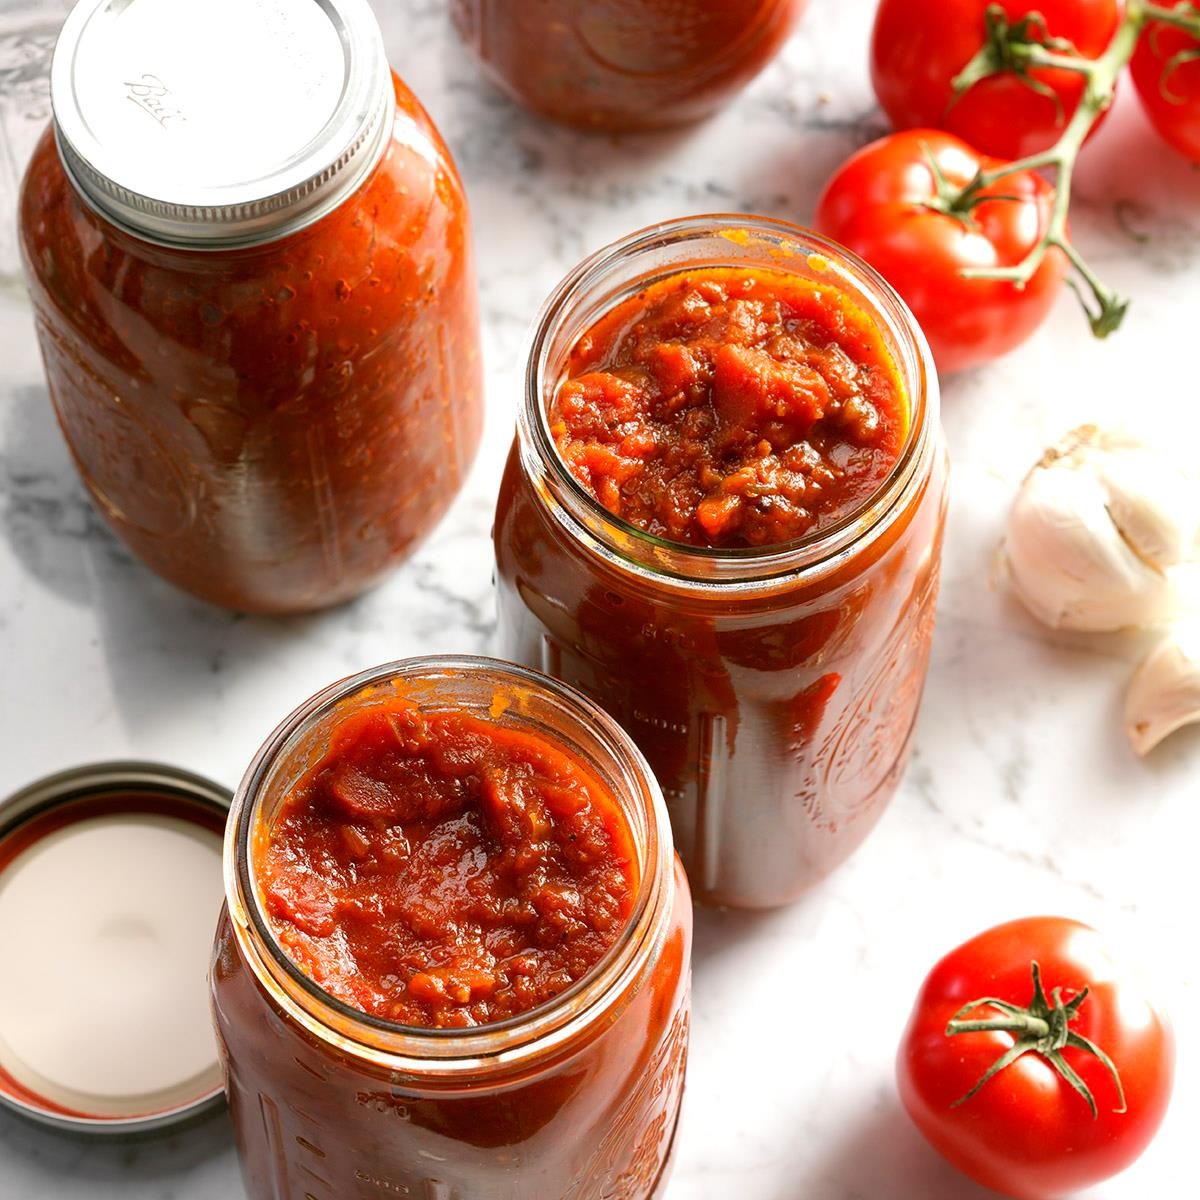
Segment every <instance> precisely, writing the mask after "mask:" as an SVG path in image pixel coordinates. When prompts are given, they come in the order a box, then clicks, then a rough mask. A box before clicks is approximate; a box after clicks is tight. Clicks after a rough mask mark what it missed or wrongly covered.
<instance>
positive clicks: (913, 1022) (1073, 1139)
mask: <svg viewBox="0 0 1200 1200" xmlns="http://www.w3.org/2000/svg"><path fill="white" fill-rule="evenodd" d="M1033 963H1037V964H1039V966H1040V971H1041V984H1042V986H1043V988H1044V993H1043V999H1044V1001H1045V1004H1046V1007H1047V1008H1048V1009H1054V1008H1056V1007H1058V1006H1057V1005H1056V1003H1055V1002H1056V1000H1057V1001H1058V1002H1059V1004H1060V1005H1061V1008H1062V1010H1063V1011H1064V1012H1065V1014H1066V1015H1065V1016H1064V1017H1063V1018H1061V1021H1060V1022H1059V1024H1061V1026H1062V1028H1063V1029H1064V1030H1066V1031H1069V1032H1070V1033H1071V1034H1073V1035H1074V1039H1078V1038H1084V1039H1087V1040H1088V1041H1089V1042H1090V1043H1091V1044H1092V1045H1093V1046H1094V1047H1096V1048H1098V1049H1099V1050H1100V1051H1101V1052H1103V1053H1104V1054H1107V1056H1108V1057H1109V1059H1110V1060H1111V1063H1112V1065H1113V1067H1114V1068H1115V1070H1116V1072H1117V1073H1118V1074H1119V1076H1120V1087H1118V1085H1117V1083H1116V1082H1115V1080H1114V1078H1113V1075H1112V1074H1111V1073H1110V1071H1109V1069H1108V1067H1107V1066H1106V1065H1105V1063H1104V1062H1103V1061H1102V1059H1101V1058H1100V1057H1097V1056H1096V1055H1095V1054H1093V1053H1089V1052H1088V1050H1087V1049H1084V1048H1081V1047H1080V1046H1079V1045H1077V1044H1076V1041H1075V1040H1074V1039H1073V1041H1072V1042H1071V1043H1068V1044H1067V1045H1066V1047H1065V1048H1064V1049H1062V1050H1061V1052H1060V1053H1061V1061H1064V1062H1065V1063H1066V1064H1067V1071H1068V1072H1069V1071H1071V1070H1072V1069H1073V1070H1074V1071H1075V1072H1077V1074H1078V1079H1079V1081H1080V1082H1081V1084H1082V1085H1083V1087H1084V1088H1085V1089H1086V1090H1087V1092H1088V1093H1090V1095H1091V1097H1092V1098H1093V1101H1094V1103H1095V1114H1094V1115H1093V1113H1092V1111H1091V1109H1090V1107H1089V1103H1088V1101H1087V1099H1086V1098H1085V1097H1084V1095H1082V1094H1081V1093H1080V1092H1079V1091H1077V1090H1076V1089H1075V1088H1074V1087H1072V1086H1071V1084H1070V1083H1069V1082H1068V1080H1067V1079H1066V1078H1064V1076H1063V1074H1061V1073H1060V1072H1059V1071H1058V1070H1056V1069H1055V1067H1054V1065H1053V1063H1052V1061H1051V1059H1050V1058H1049V1057H1047V1055H1046V1054H1045V1053H1042V1052H1041V1051H1040V1050H1038V1049H1036V1048H1034V1049H1029V1050H1027V1052H1025V1053H1024V1054H1022V1055H1021V1056H1019V1057H1017V1058H1016V1059H1015V1061H1013V1062H1011V1063H1010V1064H1009V1065H1008V1066H1005V1067H1003V1068H1002V1069H1000V1070H998V1071H997V1072H996V1073H995V1074H994V1075H992V1076H991V1078H989V1079H987V1081H986V1082H984V1083H983V1084H982V1085H981V1086H979V1087H978V1090H976V1091H974V1092H973V1094H971V1093H972V1090H973V1089H975V1088H976V1085H978V1084H979V1083H980V1080H982V1079H984V1077H985V1075H986V1074H987V1072H988V1071H989V1069H990V1068H992V1067H993V1065H994V1064H995V1063H996V1061H997V1059H999V1057H1000V1056H1001V1055H1004V1054H1005V1053H1006V1052H1007V1051H1009V1050H1010V1049H1011V1048H1012V1047H1013V1046H1014V1044H1015V1043H1016V1042H1017V1040H1018V1038H1019V1036H1020V1035H1019V1034H1017V1033H1015V1032H1003V1031H990V1030H989V1031H985V1032H960V1033H956V1034H955V1035H954V1036H950V1035H949V1034H948V1031H947V1026H948V1025H950V1023H951V1022H953V1021H955V1020H956V1018H957V1019H959V1020H966V1021H967V1022H977V1021H983V1022H985V1023H992V1022H994V1021H995V1020H996V1019H997V1018H999V1019H1001V1020H1002V1021H1003V1020H1005V1019H1008V1020H1010V1021H1012V1023H1013V1024H1018V1023H1021V1022H1022V1021H1023V1020H1024V1018H1014V1017H1013V1015H1012V1013H1006V1012H1005V1011H1004V1010H1002V1009H1001V1008H998V1007H996V1006H995V1004H994V1001H995V1000H1001V1001H1004V1002H1006V1004H1007V1005H1009V1006H1015V1009H1016V1010H1028V1009H1030V1008H1033V1007H1035V1006H1033V1005H1031V1003H1030V1000H1031V996H1033V995H1034V979H1033V976H1034V974H1035V972H1034V971H1033V967H1032V964H1033ZM1085 988H1086V989H1087V994H1086V995H1083V992H1084V989H1085ZM1059 989H1061V995H1058V994H1057V993H1058V992H1059ZM1081 996H1082V997H1083V998H1082V1000H1080V999H1079V998H1080V997H1081ZM988 997H991V998H992V1000H993V1002H992V1003H985V1004H982V1005H980V1004H974V1005H973V1004H972V1002H973V1001H980V1000H984V999H985V998H988ZM964 1006H968V1007H969V1008H970V1011H968V1012H965V1013H964V1012H963V1008H964ZM1048 1024H1050V1025H1051V1026H1052V1027H1053V1026H1054V1025H1055V1024H1056V1019H1055V1018H1051V1020H1050V1021H1049V1022H1048ZM1056 1044H1057V1043H1056ZM1043 1045H1044V1043H1043ZM1174 1061H1175V1052H1174V1042H1173V1039H1172V1035H1171V1031H1170V1027H1169V1026H1168V1024H1167V1022H1166V1020H1165V1018H1164V1017H1163V1015H1162V1014H1161V1013H1160V1012H1159V1011H1158V1010H1157V1009H1155V1007H1154V1006H1153V1004H1151V1002H1150V1001H1149V1000H1147V999H1146V998H1145V997H1143V996H1142V995H1141V994H1140V992H1139V991H1138V990H1137V987H1136V985H1135V984H1134V983H1133V981H1132V980H1131V979H1130V978H1129V976H1128V975H1126V974H1124V973H1123V972H1122V971H1121V969H1120V967H1119V966H1118V965H1117V964H1116V963H1114V962H1113V960H1112V959H1111V958H1110V956H1109V953H1108V950H1107V949H1106V947H1105V945H1104V943H1103V941H1102V940H1101V938H1100V935H1099V934H1098V933H1096V931H1095V930H1094V929H1089V928H1088V927H1087V926H1086V925H1080V924H1079V923H1078V922H1076V921H1068V920H1066V919H1064V918H1062V917H1030V918H1027V919H1025V920H1021V921H1011V922H1009V923H1008V924H1007V925H998V926H996V927H995V928H994V929H989V930H988V931H987V932H986V933H983V934H980V935H979V937H976V938H973V939H972V940H971V941H969V942H967V943H966V944H964V945H962V946H959V947H958V949H957V950H953V951H951V952H950V953H949V954H948V955H947V956H946V957H945V958H944V959H942V961H941V962H940V963H938V964H937V966H936V967H934V968H933V970H932V971H931V972H930V973H929V975H928V976H927V978H926V980H925V984H924V986H923V987H922V988H921V993H920V995H919V996H918V997H917V1003H916V1006H915V1007H914V1009H913V1012H912V1016H911V1017H910V1018H909V1023H908V1029H907V1030H906V1031H905V1034H904V1040H903V1041H902V1042H901V1045H900V1054H899V1057H898V1060H897V1064H896V1073H897V1078H898V1082H899V1086H900V1098H901V1100H902V1101H903V1102H904V1107H905V1108H906V1109H907V1110H908V1113H909V1116H911V1117H912V1119H913V1120H914V1121H915V1122H916V1124H917V1126H918V1127H919V1128H920V1130H921V1132H922V1133H923V1134H924V1135H925V1136H926V1138H928V1139H929V1141H930V1142H931V1143H932V1144H933V1146H934V1147H935V1148H936V1149H937V1150H938V1151H939V1152H940V1153H941V1154H942V1155H943V1157H945V1158H946V1159H947V1160H948V1161H950V1162H951V1163H953V1164H954V1165H955V1166H956V1167H959V1168H960V1169H961V1170H963V1171H965V1172H966V1173H967V1174H968V1175H970V1176H971V1177H972V1178H973V1179H975V1180H977V1181H978V1182H979V1183H981V1184H983V1185H984V1186H985V1187H990V1188H993V1189H995V1190H996V1191H998V1192H1001V1193H1003V1194H1004V1195H1006V1196H1016V1197H1019V1198H1020V1200H1052V1198H1056V1197H1060V1196H1065V1195H1068V1194H1069V1193H1071V1192H1074V1191H1078V1190H1079V1189H1080V1188H1084V1187H1087V1186H1089V1185H1090V1184H1093V1183H1096V1182H1098V1181H1100V1180H1102V1179H1107V1178H1108V1177H1109V1176H1110V1175H1115V1174H1116V1173H1117V1172H1118V1171H1120V1170H1123V1169H1124V1168H1125V1167H1127V1166H1128V1165H1129V1164H1130V1163H1131V1162H1133V1160H1134V1159H1135V1158H1137V1157H1138V1155H1139V1154H1141V1152H1142V1151H1143V1150H1144V1149H1145V1148H1146V1146H1147V1145H1148V1144H1149V1142H1150V1139H1151V1138H1152V1137H1153V1136H1154V1134H1155V1132H1156V1131H1157V1129H1158V1127H1159V1124H1160V1123H1161V1122H1162V1119H1163V1115H1164V1114H1165V1112H1166V1108H1167V1101H1168V1100H1169V1099H1170V1095H1171V1084H1172V1078H1173V1074H1174ZM1122 1097H1123V1099H1124V1105H1122V1102H1121V1101H1122Z"/></svg>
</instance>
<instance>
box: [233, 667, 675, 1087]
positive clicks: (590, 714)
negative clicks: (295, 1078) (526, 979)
mask: <svg viewBox="0 0 1200 1200" xmlns="http://www.w3.org/2000/svg"><path fill="white" fill-rule="evenodd" d="M462 676H475V677H485V678H488V679H491V680H493V681H495V682H496V683H497V684H499V685H501V686H504V685H510V686H513V687H514V689H524V690H525V691H526V692H530V693H534V692H536V693H537V694H538V695H539V696H540V697H541V698H542V699H546V700H549V702H550V705H551V707H552V708H553V709H554V710H556V712H557V713H558V714H559V715H563V716H567V717H568V718H570V719H573V720H576V721H578V722H579V723H580V725H581V726H583V725H584V724H585V723H586V726H587V728H589V730H591V731H592V732H593V733H595V734H596V736H597V741H598V742H599V743H600V744H601V746H602V747H603V748H604V750H605V751H606V752H609V753H611V755H612V759H613V763H614V764H615V765H616V767H617V768H618V769H619V770H620V771H621V772H622V773H623V774H624V775H625V779H624V780H623V782H625V783H628V784H630V785H631V787H630V794H631V795H636V798H637V799H636V802H637V803H640V804H641V805H642V806H643V809H642V812H643V816H644V821H643V825H642V828H641V831H640V832H641V834H642V835H643V836H638V835H639V829H638V827H637V826H636V825H634V823H633V821H632V820H631V822H630V823H631V829H632V831H633V833H634V835H635V836H634V840H635V842H636V843H637V845H638V847H639V852H640V853H641V855H642V861H641V862H640V863H639V867H640V870H639V879H638V891H637V895H636V897H635V901H634V906H633V910H632V911H631V913H630V915H629V918H628V920H627V921H626V924H625V927H624V929H623V930H622V933H621V935H620V936H619V937H618V939H617V941H616V942H615V943H614V944H613V946H611V947H610V948H609V950H608V951H607V952H606V954H605V955H604V956H603V957H602V958H601V959H600V961H599V962H598V963H596V964H595V965H594V966H593V967H592V968H591V969H590V970H589V971H588V972H587V973H586V974H585V975H584V976H583V977H582V978H581V979H579V980H577V981H576V982H575V983H574V984H572V985H571V987H569V988H567V989H565V990H564V991H562V992H560V993H559V994H558V995H556V996H554V997H553V998H552V999H550V1000H548V1001H546V1002H545V1003H544V1004H541V1005H539V1006H538V1007H536V1008H534V1009H530V1010H529V1011H528V1012H525V1013H520V1014H517V1015H516V1016H514V1017H510V1018H507V1019H506V1020H504V1021H497V1022H494V1023H490V1024H486V1025H478V1026H472V1027H469V1028H465V1029H438V1028H429V1027H423V1026H412V1025H401V1024H398V1023H396V1022H393V1021H388V1020H386V1019H384V1018H381V1017H376V1016H373V1015H371V1014H369V1013H364V1012H362V1011H361V1010H359V1009H356V1008H354V1007H352V1006H350V1005H348V1004H346V1003H344V1002H343V1001H341V1000H339V999H337V998H336V997H335V996H333V995H331V994H330V993H329V992H327V991H325V990H324V989H323V988H322V987H320V985H319V984H317V983H315V982H314V981H313V980H312V979H311V978H309V977H308V976H307V975H306V974H305V973H304V972H303V971H302V970H301V969H300V968H299V966H298V965H297V964H296V963H295V961H294V960H293V959H292V958H291V956H290V955H289V954H287V952H286V951H285V950H284V949H283V948H282V947H281V946H280V944H279V942H278V939H277V938H276V937H275V935H274V933H273V931H272V930H271V926H270V922H269V921H268V920H267V917H266V914H265V912H264V911H263V905H262V897H261V893H260V889H259V888H258V887H257V883H256V878H255V873H254V863H253V853H252V840H253V833H254V830H255V828H256V827H257V825H258V819H259V814H260V808H261V804H262V801H263V799H264V797H265V795H266V790H267V785H268V783H269V781H270V773H271V771H272V769H273V767H274V766H275V765H276V764H277V763H278V762H279V760H280V759H281V758H282V757H283V756H284V755H285V754H286V753H287V752H288V750H289V749H295V748H296V745H297V743H298V742H299V741H300V740H301V739H302V737H303V734H304V732H305V730H306V729H311V728H312V727H313V725H314V724H315V723H316V722H317V721H318V720H319V719H320V718H321V717H322V716H326V715H328V714H330V713H331V712H332V711H333V710H334V709H335V708H336V707H337V706H338V705H339V704H341V703H343V702H345V701H346V700H347V699H350V698H352V697H354V696H356V695H360V694H364V693H368V692H369V691H370V689H371V688H372V687H374V686H376V685H380V684H387V683H390V682H392V681H396V680H401V679H403V680H405V681H413V680H422V679H424V680H437V679H438V678H449V679H452V678H455V677H462ZM446 700H447V703H448V704H453V703H454V701H455V697H454V695H453V693H452V692H450V691H448V692H447V694H446ZM572 748H573V749H575V750H576V751H577V752H578V753H580V754H582V751H579V750H578V748H577V747H572ZM602 781H603V780H602ZM614 793H615V797H616V799H617V800H618V802H619V803H622V805H623V806H625V807H628V806H627V804H626V797H625V795H624V794H623V793H621V792H617V791H616V789H614ZM627 815H628V813H627ZM673 854H674V847H673V842H672V839H671V831H670V824H669V819H668V816H667V811H666V804H665V801H664V799H663V796H662V792H661V789H660V788H659V786H658V783H657V781H656V780H655V778H654V775H653V773H652V771H651V769H650V767H649V765H648V764H647V762H646V760H645V758H644V757H643V755H642V754H641V751H639V750H638V749H637V747H636V745H635V744H634V743H633V741H632V740H631V739H630V738H629V736H628V734H626V733H625V732H624V730H623V729H621V727H620V726H619V725H618V724H617V723H616V721H614V720H613V719H612V718H611V717H610V716H608V715H607V714H606V713H605V712H604V711H603V710H602V709H600V708H599V707H598V706H597V705H595V704H594V703H593V702H592V701H590V700H588V699H587V698H586V697H585V696H583V695H582V694H581V693H580V692H578V691H576V690H575V689H574V688H571V687H569V686H568V685H566V684H564V683H561V682H559V681H558V680H555V679H551V678H550V677H548V676H545V675H542V674H541V673H539V672H537V671H532V670H529V669H528V668H525V667H520V666H516V665H514V664H512V663H508V662H503V661H501V660H499V659H493V658H487V657H483V656H475V655H458V656H440V655H429V656H422V657H415V658H408V659H401V660H396V661H393V662H388V663H383V664H381V665H380V666H378V667H373V668H369V669H368V670H365V671H361V672H359V673H357V674H355V675H351V676H348V677H346V678H345V679H342V680H339V681H337V682H335V683H333V684H331V685H329V686H328V687H326V688H324V689H323V690H322V691H320V692H318V693H317V694H316V695H314V696H312V697H310V698H309V699H308V700H306V701H305V702H304V703H303V704H301V705H299V706H298V707H297V708H296V709H294V710H293V711H292V712H291V713H290V714H289V715H288V716H287V717H286V718H284V720H283V721H282V722H280V724H279V725H278V726H277V727H276V728H275V730H274V731H273V732H272V733H271V735H270V736H269V737H268V738H267V740H266V741H265V742H264V743H263V745H262V747H261V748H260V749H259V751H258V753H257V754H256V755H255V757H254V759H253V761H252V762H251V764H250V766H249V768H248V769H247V771H246V774H245V775H244V776H243V778H242V781H241V783H240V784H239V786H238V789H237V792H236V794H235V796H234V800H233V807H232V810H231V814H230V820H229V825H228V827H227V831H226V837H225V893H226V903H227V905H228V907H229V913H230V917H231V921H232V924H233V928H234V931H235V935H236V937H237V940H238V943H239V946H240V947H241V949H242V950H243V952H244V953H245V957H246V959H247V962H248V963H249V965H250V967H251V969H252V971H253V973H254V975H255V976H256V978H257V979H258V981H259V983H260V984H261V985H262V986H263V987H264V988H265V989H266V991H267V992H268V994H269V995H270V996H271V998H272V999H273V1000H274V1001H275V1002H276V1003H277V1004H279V1005H281V1007H283V1008H284V1009H285V1010H286V1011H287V1012H288V1013H289V1014H290V1015H291V1016H293V1017H295V1018H296V1019H297V1020H299V1021H300V1022H301V1023H302V1024H303V1025H305V1027H306V1028H308V1029H309V1030H310V1031H311V1032H314V1033H316V1034H318V1036H322V1037H324V1038H325V1039H326V1040H330V1041H336V1042H337V1043H339V1044H340V1045H341V1046H342V1047H343V1048H344V1049H347V1050H349V1051H352V1052H355V1053H358V1054H360V1055H362V1056H364V1057H368V1058H372V1059H378V1060H379V1061H382V1062H385V1063H386V1064H387V1065H388V1066H389V1067H390V1068H392V1069H400V1070H404V1069H406V1068H407V1069H413V1070H415V1069H419V1070H421V1071H422V1072H423V1073H428V1071H429V1070H430V1067H431V1065H432V1066H434V1067H435V1069H436V1068H441V1069H442V1070H443V1071H445V1072H446V1073H448V1074H455V1073H458V1072H460V1071H463V1070H470V1069H473V1068H477V1067H478V1066H480V1065H481V1064H482V1063H483V1062H484V1061H486V1060H489V1059H494V1058H496V1057H498V1056H501V1055H503V1057H504V1058H505V1060H506V1061H512V1060H513V1058H514V1056H516V1057H519V1056H520V1055H521V1054H522V1053H530V1052H532V1051H533V1050H535V1049H538V1048H542V1047H549V1046H551V1045H557V1044H559V1043H560V1042H562V1041H568V1040H570V1039H571V1038H572V1037H574V1036H575V1035H576V1033H577V1032H578V1030H579V1028H582V1027H583V1026H586V1025H587V1024H588V1023H590V1022H591V1021H592V1020H594V1019H595V1017H596V1015H597V1014H598V1013H599V1012H602V1011H606V1010H607V1007H608V1004H610V1003H611V1002H612V1001H613V1000H614V999H615V998H616V996H618V995H619V994H620V993H622V992H624V991H625V990H627V989H626V988H625V987H624V984H623V981H625V980H626V979H627V978H631V977H632V976H633V975H635V974H636V971H637V969H638V968H639V967H640V964H641V963H642V962H643V961H644V959H645V957H646V955H647V954H648V953H649V951H650V949H651V948H652V945H653V941H654V937H655V932H656V930H657V928H658V926H659V925H660V924H661V921H662V919H663V914H664V912H665V908H666V902H667V889H666V886H665V881H666V880H667V879H669V878H670V864H671V861H672V858H673ZM263 950H265V954H264V953H262V951H263ZM375 1042H378V1043H379V1044H378V1045H376V1044H374V1043H375Z"/></svg>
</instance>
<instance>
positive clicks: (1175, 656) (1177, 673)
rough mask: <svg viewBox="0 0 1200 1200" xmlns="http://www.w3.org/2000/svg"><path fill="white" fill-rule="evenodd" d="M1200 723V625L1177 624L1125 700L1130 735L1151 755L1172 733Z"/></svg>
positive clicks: (1148, 659) (1136, 746)
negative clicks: (1195, 722)
mask: <svg viewBox="0 0 1200 1200" xmlns="http://www.w3.org/2000/svg"><path fill="white" fill-rule="evenodd" d="M1194 721H1200V621H1194V620H1193V621H1189V622H1186V623H1182V624H1180V625H1177V626H1176V627H1175V628H1174V629H1172V631H1171V632H1170V633H1169V634H1167V636H1166V637H1165V638H1163V640H1162V641H1161V642H1160V643H1159V644H1158V645H1157V646H1156V647H1155V648H1154V649H1153V650H1151V651H1150V653H1149V654H1148V655H1147V656H1146V658H1145V659H1143V661H1142V664H1141V666H1140V667H1138V669H1137V671H1136V672H1135V673H1134V676H1133V679H1132V680H1131V681H1130V683H1129V691H1128V692H1127V693H1126V695H1125V731H1126V732H1127V733H1128V734H1129V740H1130V742H1131V743H1132V744H1133V748H1134V749H1135V750H1136V751H1137V752H1138V753H1139V754H1147V753H1149V752H1150V751H1151V750H1153V749H1154V747H1155V746H1157V745H1158V743H1159V742H1161V741H1162V740H1163V738H1165V737H1166V736H1167V735H1168V734H1170V733H1174V732H1175V730H1177V729H1180V728H1182V726H1184V725H1189V724H1191V723H1192V722H1194Z"/></svg>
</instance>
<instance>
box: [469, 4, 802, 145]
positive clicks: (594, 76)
mask: <svg viewBox="0 0 1200 1200" xmlns="http://www.w3.org/2000/svg"><path fill="white" fill-rule="evenodd" d="M450 7H451V14H452V16H453V18H454V23H455V25H456V26H457V27H458V30H459V32H460V33H461V34H462V36H463V40H464V41H465V42H466V43H467V45H469V46H470V47H471V48H472V49H473V50H474V51H475V52H476V54H478V56H479V58H480V60H481V62H482V63H483V65H484V68H485V69H486V71H487V73H488V75H489V77H490V78H491V79H492V80H493V81H494V82H495V83H497V84H498V85H499V86H500V87H501V88H502V89H503V90H504V91H506V92H507V93H508V94H509V95H510V96H512V97H513V98H514V99H516V100H518V101H520V102H521V103H522V104H524V105H525V106H526V107H528V108H530V109H532V110H533V111H534V112H536V113H538V114H539V115H540V116H543V117H549V118H550V119H551V120H554V121H562V122H564V123H566V124H568V125H575V126H578V127H580V128H583V129H594V130H598V131H604V132H610V133H620V132H625V131H630V132H632V131H637V130H647V129H663V128H669V127H670V126H674V125H684V124H687V123H689V122H692V121H699V120H702V119H703V118H704V117H707V116H710V115H711V114H712V113H714V112H716V111H717V109H719V108H721V107H722V106H723V105H724V104H726V103H727V102H728V101H729V100H730V99H731V98H732V97H733V96H734V95H736V94H737V92H739V91H740V90H741V89H742V88H743V87H745V86H746V84H748V83H749V82H750V80H751V79H753V78H754V76H755V75H757V74H758V73H759V71H761V70H762V69H763V67H765V66H766V65H767V63H768V62H770V60H771V59H772V58H773V57H774V55H775V54H776V52H777V51H778V50H779V48H780V46H782V45H783V43H784V41H785V40H786V39H787V37H788V35H789V34H790V33H791V31H792V29H793V27H794V26H795V23H796V21H797V19H798V18H799V16H800V12H801V10H802V9H803V8H804V0H725V2H723V3H719V4H714V3H712V0H589V2H588V3H582V2H581V0H528V2H527V3H526V2H522V3H513V2H512V0H451V6H450Z"/></svg>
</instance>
